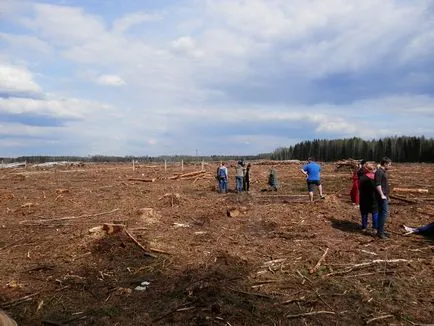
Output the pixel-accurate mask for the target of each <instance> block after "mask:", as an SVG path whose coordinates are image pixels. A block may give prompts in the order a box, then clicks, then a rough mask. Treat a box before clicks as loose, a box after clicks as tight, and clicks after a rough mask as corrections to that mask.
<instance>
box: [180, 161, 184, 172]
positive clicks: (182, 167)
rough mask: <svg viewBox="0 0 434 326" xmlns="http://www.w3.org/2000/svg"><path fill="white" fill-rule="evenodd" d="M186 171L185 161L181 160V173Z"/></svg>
mask: <svg viewBox="0 0 434 326" xmlns="http://www.w3.org/2000/svg"><path fill="white" fill-rule="evenodd" d="M182 171H184V160H181V172H182Z"/></svg>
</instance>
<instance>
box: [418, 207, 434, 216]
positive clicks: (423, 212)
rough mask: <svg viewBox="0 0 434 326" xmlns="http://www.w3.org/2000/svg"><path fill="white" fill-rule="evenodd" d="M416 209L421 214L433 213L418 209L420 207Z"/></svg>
mask: <svg viewBox="0 0 434 326" xmlns="http://www.w3.org/2000/svg"><path fill="white" fill-rule="evenodd" d="M416 211H417V212H418V213H421V214H424V215H428V216H431V217H434V213H430V212H426V211H424V210H422V209H420V208H416Z"/></svg>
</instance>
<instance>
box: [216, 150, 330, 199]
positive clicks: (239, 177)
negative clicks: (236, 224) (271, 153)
mask: <svg viewBox="0 0 434 326" xmlns="http://www.w3.org/2000/svg"><path fill="white" fill-rule="evenodd" d="M250 169H251V164H250V163H248V164H247V165H246V164H245V163H244V161H238V163H237V165H236V167H235V191H236V192H243V191H249V190H250ZM301 172H303V174H305V175H306V182H307V189H308V193H309V200H310V201H311V202H313V197H314V196H313V191H314V186H317V187H318V189H319V194H320V198H321V199H323V198H324V195H323V189H322V185H321V176H320V173H321V166H320V165H319V164H318V163H316V162H314V161H313V158H312V157H309V158H308V161H307V164H306V165H305V166H304V167H303V168H302V169H301ZM216 179H217V180H218V183H219V191H220V192H221V193H227V192H228V180H229V173H228V168H227V167H226V165H225V163H221V164H220V166H219V167H218V168H217V174H216ZM267 185H268V189H266V190H269V191H277V189H278V188H279V181H278V178H277V173H276V170H275V168H274V167H271V168H270V170H269V172H268V180H267Z"/></svg>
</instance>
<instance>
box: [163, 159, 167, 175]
mask: <svg viewBox="0 0 434 326" xmlns="http://www.w3.org/2000/svg"><path fill="white" fill-rule="evenodd" d="M166 172H167V161H166V160H164V173H166Z"/></svg>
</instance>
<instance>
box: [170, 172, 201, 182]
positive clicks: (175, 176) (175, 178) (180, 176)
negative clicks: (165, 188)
mask: <svg viewBox="0 0 434 326" xmlns="http://www.w3.org/2000/svg"><path fill="white" fill-rule="evenodd" d="M205 173H206V171H205V170H200V171H194V172H189V173H183V174H175V175H174V176H171V177H169V179H170V180H178V179H183V178H184V179H185V178H188V177H195V176H198V175H201V174H205Z"/></svg>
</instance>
